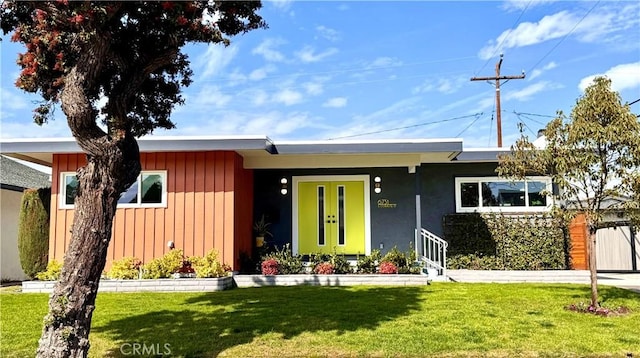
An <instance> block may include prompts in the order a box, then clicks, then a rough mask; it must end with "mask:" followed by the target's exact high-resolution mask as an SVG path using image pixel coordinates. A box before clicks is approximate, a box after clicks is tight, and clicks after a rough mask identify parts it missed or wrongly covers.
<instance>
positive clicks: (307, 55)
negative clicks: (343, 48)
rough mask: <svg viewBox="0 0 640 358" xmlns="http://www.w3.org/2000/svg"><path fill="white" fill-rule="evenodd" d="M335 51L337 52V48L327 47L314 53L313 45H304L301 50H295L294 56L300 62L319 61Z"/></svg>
mask: <svg viewBox="0 0 640 358" xmlns="http://www.w3.org/2000/svg"><path fill="white" fill-rule="evenodd" d="M336 53H338V49H337V48H334V47H331V48H328V49H326V50H324V51H323V52H320V53H316V50H315V49H314V48H313V47H311V46H305V47H303V48H302V50H300V51H298V52H296V56H297V57H298V59H300V60H301V61H302V62H305V63H311V62H318V61H321V60H323V59H325V58H327V57H329V56H331V55H335V54H336Z"/></svg>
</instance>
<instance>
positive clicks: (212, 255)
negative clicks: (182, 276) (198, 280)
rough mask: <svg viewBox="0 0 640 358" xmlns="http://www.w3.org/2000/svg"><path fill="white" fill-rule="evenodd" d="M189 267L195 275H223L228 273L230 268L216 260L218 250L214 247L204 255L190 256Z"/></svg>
mask: <svg viewBox="0 0 640 358" xmlns="http://www.w3.org/2000/svg"><path fill="white" fill-rule="evenodd" d="M190 260H191V267H193V269H194V270H195V271H196V277H224V276H227V275H229V272H230V271H231V268H230V267H229V266H227V265H225V264H223V263H222V262H220V260H218V252H217V251H216V250H215V249H214V250H211V251H209V252H208V253H207V254H206V255H205V257H198V256H194V257H191V258H190Z"/></svg>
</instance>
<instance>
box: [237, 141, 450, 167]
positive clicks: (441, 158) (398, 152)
mask: <svg viewBox="0 0 640 358" xmlns="http://www.w3.org/2000/svg"><path fill="white" fill-rule="evenodd" d="M274 148H275V151H276V153H275V154H276V155H263V154H261V155H260V156H252V155H247V156H244V158H245V167H247V168H252V169H295V168H299V169H318V168H365V167H408V168H411V167H415V166H419V165H420V164H421V163H440V162H449V161H451V160H452V159H453V158H455V157H456V156H457V155H458V154H459V153H460V152H461V151H462V139H458V138H454V139H448V138H445V139H398V140H366V141H332V140H327V141H275V142H274Z"/></svg>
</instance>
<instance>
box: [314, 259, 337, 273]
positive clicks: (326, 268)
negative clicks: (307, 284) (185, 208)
mask: <svg viewBox="0 0 640 358" xmlns="http://www.w3.org/2000/svg"><path fill="white" fill-rule="evenodd" d="M313 272H315V273H316V274H318V275H333V274H334V272H335V269H334V267H333V265H332V264H330V263H328V262H322V263H319V264H318V265H316V267H315V268H314V269H313Z"/></svg>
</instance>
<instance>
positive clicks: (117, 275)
mask: <svg viewBox="0 0 640 358" xmlns="http://www.w3.org/2000/svg"><path fill="white" fill-rule="evenodd" d="M141 265H142V262H140V260H138V259H137V258H135V257H124V258H122V259H120V260H116V261H114V262H113V264H112V265H111V270H110V271H109V272H108V273H107V277H109V278H113V279H122V280H136V279H138V278H140V268H141Z"/></svg>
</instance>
